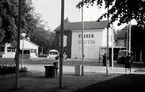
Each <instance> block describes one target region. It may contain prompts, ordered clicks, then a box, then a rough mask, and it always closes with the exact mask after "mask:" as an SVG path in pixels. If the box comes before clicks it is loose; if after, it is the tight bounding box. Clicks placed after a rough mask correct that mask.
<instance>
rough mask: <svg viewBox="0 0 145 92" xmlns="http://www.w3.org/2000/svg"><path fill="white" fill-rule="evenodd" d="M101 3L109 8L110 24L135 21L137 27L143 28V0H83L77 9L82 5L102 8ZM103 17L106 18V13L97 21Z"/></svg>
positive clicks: (144, 19) (144, 21) (144, 22)
mask: <svg viewBox="0 0 145 92" xmlns="http://www.w3.org/2000/svg"><path fill="white" fill-rule="evenodd" d="M103 3H105V8H108V7H109V15H110V17H111V20H110V23H113V22H114V21H116V20H119V23H118V25H121V24H123V23H128V22H129V21H131V20H132V19H135V20H136V21H137V24H138V25H139V26H143V27H144V24H145V0H84V2H79V3H78V4H77V7H79V8H81V7H82V6H83V5H87V7H88V6H90V5H92V6H93V5H97V6H98V7H102V5H103ZM104 17H107V13H104V14H103V15H102V16H101V17H100V18H99V19H98V20H101V19H102V18H104Z"/></svg>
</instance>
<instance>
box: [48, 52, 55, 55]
mask: <svg viewBox="0 0 145 92" xmlns="http://www.w3.org/2000/svg"><path fill="white" fill-rule="evenodd" d="M49 54H50V55H57V52H50V53H49Z"/></svg>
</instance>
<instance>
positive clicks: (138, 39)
mask: <svg viewBox="0 0 145 92" xmlns="http://www.w3.org/2000/svg"><path fill="white" fill-rule="evenodd" d="M128 31H129V25H126V26H125V27H124V28H123V29H121V30H119V31H118V32H117V41H116V45H118V46H122V47H125V49H129V40H128V38H129V37H127V36H128ZM130 39H131V41H130V42H131V51H132V52H133V55H134V60H135V61H138V62H139V61H140V62H142V61H143V62H144V61H145V60H144V57H143V56H144V55H145V52H144V46H143V44H142V40H143V39H144V31H143V30H142V28H141V27H138V26H136V25H131V38H130Z"/></svg>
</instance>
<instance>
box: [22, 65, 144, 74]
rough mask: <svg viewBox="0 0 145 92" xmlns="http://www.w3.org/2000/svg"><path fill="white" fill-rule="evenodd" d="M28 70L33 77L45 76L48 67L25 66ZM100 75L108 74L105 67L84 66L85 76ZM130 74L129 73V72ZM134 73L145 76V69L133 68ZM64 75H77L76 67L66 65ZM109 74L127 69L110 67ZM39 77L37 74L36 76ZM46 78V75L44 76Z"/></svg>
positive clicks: (120, 72) (122, 72)
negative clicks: (39, 74)
mask: <svg viewBox="0 0 145 92" xmlns="http://www.w3.org/2000/svg"><path fill="white" fill-rule="evenodd" d="M24 66H26V67H27V68H28V70H29V71H31V72H32V74H33V75H35V74H36V73H38V72H39V73H40V72H41V74H42V75H44V72H45V68H44V66H46V65H42V64H41V65H30V64H25V65H24ZM47 66H51V64H48V65H47ZM98 73H103V74H106V67H105V66H84V74H85V75H95V74H98ZM128 73H129V71H128ZM132 73H133V74H145V68H136V67H135V68H132ZM63 74H72V75H73V74H75V66H68V65H64V66H63ZM109 74H125V69H124V67H113V68H112V67H109ZM36 76H37V74H36ZM44 76H45V75H44Z"/></svg>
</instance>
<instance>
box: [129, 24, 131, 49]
mask: <svg viewBox="0 0 145 92" xmlns="http://www.w3.org/2000/svg"><path fill="white" fill-rule="evenodd" d="M130 51H131V21H130V22H129V52H130Z"/></svg>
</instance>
